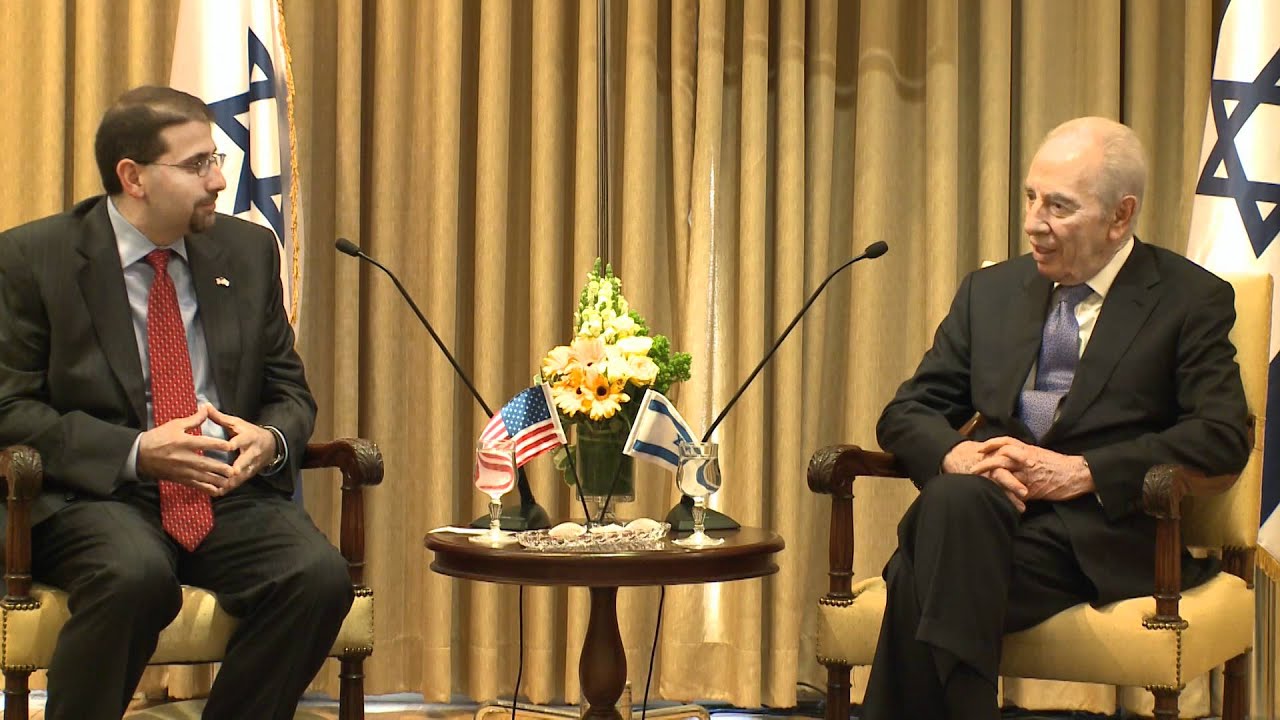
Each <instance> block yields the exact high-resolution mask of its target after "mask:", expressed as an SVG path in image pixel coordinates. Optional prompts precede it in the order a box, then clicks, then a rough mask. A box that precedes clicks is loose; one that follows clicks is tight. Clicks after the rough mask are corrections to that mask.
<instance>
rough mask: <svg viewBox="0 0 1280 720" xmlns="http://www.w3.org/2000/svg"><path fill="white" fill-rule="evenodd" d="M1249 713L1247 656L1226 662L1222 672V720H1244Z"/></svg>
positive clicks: (1243, 654) (1236, 657)
mask: <svg viewBox="0 0 1280 720" xmlns="http://www.w3.org/2000/svg"><path fill="white" fill-rule="evenodd" d="M1248 713H1249V654H1248V653H1241V654H1240V655H1237V656H1235V657H1233V658H1231V659H1230V660H1228V661H1227V664H1226V666H1225V667H1224V668H1223V670H1222V720H1245V718H1246V717H1248Z"/></svg>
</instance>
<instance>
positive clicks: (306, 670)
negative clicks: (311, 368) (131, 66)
mask: <svg viewBox="0 0 1280 720" xmlns="http://www.w3.org/2000/svg"><path fill="white" fill-rule="evenodd" d="M212 120H213V117H212V115H211V114H210V112H209V110H208V109H207V108H206V107H205V105H204V103H202V102H201V101H200V100H199V99H198V98H195V97H192V96H190V95H187V94H186V93H181V92H178V91H176V90H172V89H169V88H161V87H142V88H136V89H134V90H131V91H129V92H128V93H125V94H124V95H123V96H121V97H120V98H119V99H118V100H117V101H116V103H115V104H114V105H112V107H111V108H110V109H109V110H108V111H107V112H106V114H105V115H104V116H103V119H102V122H101V124H100V125H99V127H98V132H97V137H96V140H95V151H96V156H97V162H98V168H99V171H100V173H101V175H102V181H103V185H104V187H105V189H106V192H107V194H106V196H103V197H96V198H92V199H89V200H86V201H84V202H81V203H80V204H78V205H76V206H75V207H74V208H72V209H71V211H69V212H67V213H65V214H61V215H55V216H53V217H49V218H45V219H43V220H37V221H35V222H33V223H30V224H27V225H23V226H20V227H17V228H14V229H12V230H9V231H7V232H5V233H4V234H3V235H0V302H2V303H3V309H2V311H0V446H3V445H9V444H14V443H24V444H29V445H32V446H34V447H35V448H36V449H37V450H38V451H39V452H40V454H41V456H42V458H43V462H44V468H45V485H44V493H43V495H42V496H41V497H40V498H39V499H38V500H37V501H36V503H35V505H34V509H33V521H34V522H35V525H34V528H33V574H34V575H35V577H36V579H37V580H41V581H43V582H47V583H49V584H51V585H55V586H58V587H61V588H63V589H65V590H67V592H68V593H69V598H70V599H69V603H70V609H71V619H70V621H69V622H68V623H67V624H66V626H65V627H64V629H63V631H62V633H61V634H60V636H59V638H58V642H57V646H56V649H55V652H54V656H53V660H52V663H51V665H50V668H49V702H48V706H47V710H46V717H48V718H51V719H53V718H58V719H62V718H67V719H72V718H74V719H75V720H86V719H93V718H119V717H120V716H121V715H122V714H123V713H124V710H125V708H126V707H127V705H128V703H129V701H130V698H131V697H132V695H133V692H134V689H135V687H136V685H137V683H138V680H139V678H140V677H141V674H142V671H143V669H144V667H145V665H146V662H147V660H148V659H149V658H150V657H151V654H152V652H153V651H154V649H155V646H156V639H157V636H158V635H159V633H160V631H161V630H162V629H163V628H164V627H165V626H166V625H168V624H169V622H170V621H171V620H172V619H173V618H174V616H175V615H176V613H177V611H178V609H179V607H180V606H181V594H180V591H179V584H180V583H182V582H187V583H191V584H197V585H200V586H202V587H206V588H209V589H211V590H213V591H214V592H215V593H216V594H217V595H218V601H219V603H220V604H221V605H222V606H223V607H224V608H225V609H226V610H227V611H228V612H229V613H231V614H232V615H234V616H237V617H239V618H240V619H241V623H240V625H239V628H238V629H237V630H236V632H235V634H234V635H233V636H232V639H231V641H230V644H229V647H228V648H227V653H226V659H225V661H224V663H223V666H222V668H221V669H220V671H219V673H218V676H217V678H216V680H215V682H214V686H213V690H212V693H211V695H210V697H209V701H208V704H207V706H206V709H205V714H204V716H205V717H206V718H291V717H293V711H294V709H295V708H296V706H297V702H298V699H299V698H300V697H301V695H302V692H303V691H304V690H305V688H306V686H307V684H308V683H309V682H310V680H311V679H312V677H313V676H314V675H315V673H316V672H317V670H318V669H319V667H320V665H321V663H322V662H323V661H324V658H325V656H326V654H327V651H328V649H329V647H330V646H331V644H332V643H333V640H334V638H335V637H336V635H337V632H338V628H339V627H340V626H341V623H342V619H343V618H344V617H345V615H346V612H347V610H348V608H349V607H350V604H351V601H352V595H351V585H350V582H349V580H348V577H347V570H346V563H345V561H344V560H343V559H342V557H341V555H340V554H339V553H338V552H337V550H336V549H334V548H333V547H332V546H331V545H330V544H329V542H328V541H327V540H326V539H325V537H324V535H323V534H321V533H320V532H319V530H317V529H316V527H315V526H314V525H313V524H312V523H311V522H310V520H309V519H308V518H307V516H306V515H305V513H304V512H303V511H302V510H301V509H300V508H299V507H298V506H297V505H296V504H295V503H293V502H292V501H291V499H290V495H291V493H292V489H293V478H294V475H295V473H296V470H297V465H298V459H299V457H300V455H301V451H302V448H303V447H304V446H305V444H306V442H307V439H308V437H309V436H310V434H311V430H312V427H313V425H314V422H315V410H316V408H315V401H314V400H313V399H312V397H311V392H310V390H309V389H308V387H307V383H306V378H305V376H304V374H303V368H302V362H301V360H300V359H299V358H298V355H297V354H296V353H295V352H294V348H293V332H292V331H291V329H290V327H289V323H288V320H287V318H286V316H285V313H284V305H283V303H282V300H281V294H282V293H281V285H280V280H279V268H280V261H279V256H278V252H277V250H276V243H275V240H274V238H273V236H272V235H271V234H270V233H269V232H268V231H266V230H264V229H263V228H260V227H258V226H256V225H253V224H251V223H247V222H244V221H241V220H237V219H235V218H231V217H226V216H221V215H218V214H217V213H216V212H215V210H214V201H215V199H216V198H217V195H218V192H219V191H221V190H222V189H224V188H225V187H226V182H225V181H224V179H223V177H222V172H221V165H222V160H223V158H224V156H223V155H221V154H220V153H218V152H217V148H216V147H215V146H214V142H213V136H212V132H211V122H212Z"/></svg>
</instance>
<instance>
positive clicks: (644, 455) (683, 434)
mask: <svg viewBox="0 0 1280 720" xmlns="http://www.w3.org/2000/svg"><path fill="white" fill-rule="evenodd" d="M680 442H694V437H693V430H691V429H690V428H689V423H687V422H685V421H684V418H683V417H680V412H679V411H678V410H676V406H675V405H674V404H673V403H672V402H671V400H670V399H668V398H667V396H665V395H663V394H662V393H660V392H654V391H653V389H649V390H645V391H644V397H643V398H641V400H640V412H638V413H636V421H635V424H633V425H632V426H631V434H630V435H628V436H627V443H626V445H624V446H623V447H622V452H623V453H624V454H626V455H630V456H631V457H633V458H635V459H637V460H644V461H645V462H651V463H654V464H656V465H661V466H663V467H665V468H666V469H668V470H670V471H671V472H675V471H676V467H677V466H678V465H679V464H680V450H679V443H680Z"/></svg>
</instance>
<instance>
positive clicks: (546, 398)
mask: <svg viewBox="0 0 1280 720" xmlns="http://www.w3.org/2000/svg"><path fill="white" fill-rule="evenodd" d="M507 437H509V438H512V439H513V440H515V443H516V467H522V466H523V465H524V464H525V463H527V462H529V461H530V460H532V459H534V458H536V457H538V456H539V455H541V454H542V453H544V452H546V451H548V450H551V449H553V448H557V447H559V446H561V445H564V444H565V443H566V442H567V441H566V440H565V436H564V428H562V427H560V415H559V414H558V413H557V412H556V410H555V406H554V405H552V404H551V391H550V390H549V389H548V388H547V386H546V385H534V386H533V387H531V388H525V389H524V390H521V391H520V393H519V394H517V395H516V396H515V397H513V398H511V400H509V401H508V402H507V404H506V405H503V406H502V409H501V410H499V411H498V412H497V414H495V415H494V416H493V417H492V418H490V419H489V424H488V425H485V426H484V430H483V431H481V433H480V441H481V442H485V443H493V442H496V441H498V440H501V439H502V438H507Z"/></svg>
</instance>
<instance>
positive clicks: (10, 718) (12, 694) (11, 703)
mask: <svg viewBox="0 0 1280 720" xmlns="http://www.w3.org/2000/svg"><path fill="white" fill-rule="evenodd" d="M30 677H31V673H30V672H23V671H21V670H6V671H5V672H4V720H27V699H28V697H29V696H30V694H31V693H30V690H29V689H28V688H27V679H28V678H30Z"/></svg>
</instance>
